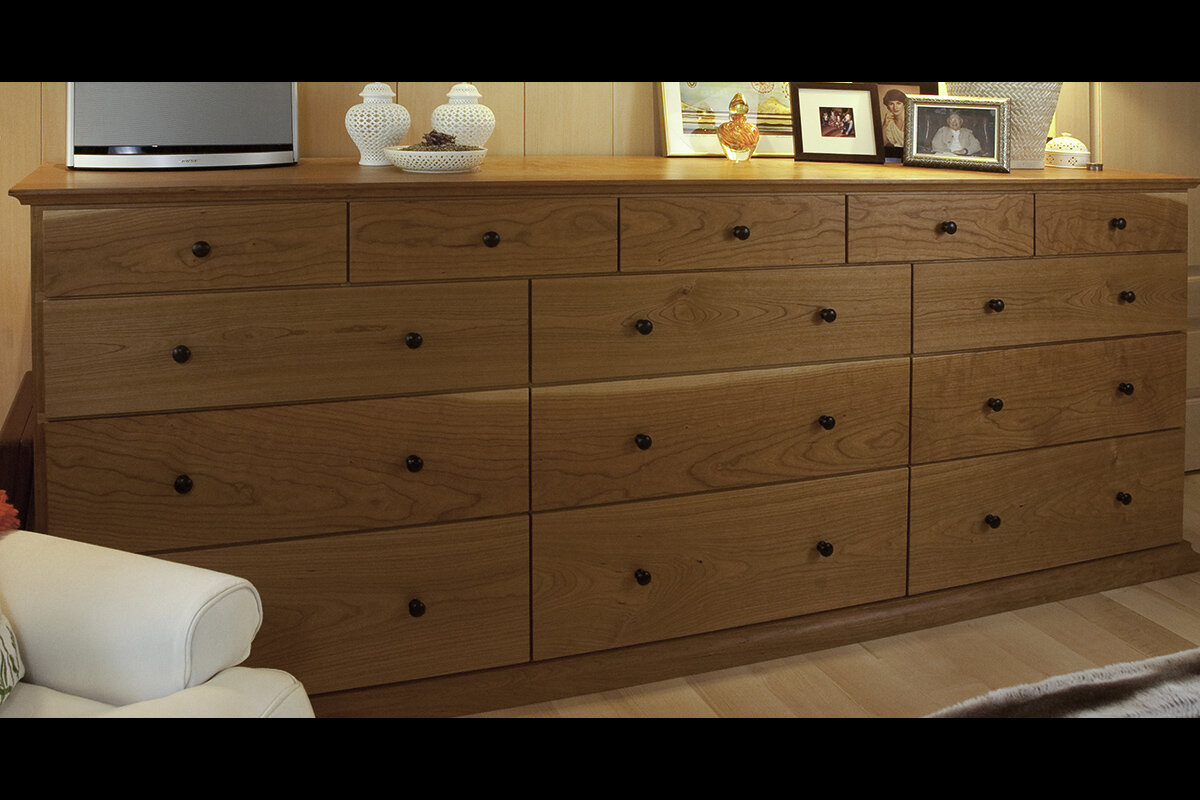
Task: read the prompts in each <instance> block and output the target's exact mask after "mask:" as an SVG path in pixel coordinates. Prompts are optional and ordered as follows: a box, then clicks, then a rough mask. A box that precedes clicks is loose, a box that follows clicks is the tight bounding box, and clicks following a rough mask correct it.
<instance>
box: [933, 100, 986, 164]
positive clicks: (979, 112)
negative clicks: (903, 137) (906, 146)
mask: <svg viewBox="0 0 1200 800" xmlns="http://www.w3.org/2000/svg"><path fill="white" fill-rule="evenodd" d="M916 116H917V118H916V125H915V128H914V130H915V134H914V136H915V138H916V142H915V151H916V152H917V153H926V154H931V155H936V156H940V157H948V158H996V157H997V156H996V110H995V109H991V108H973V107H962V108H956V107H953V106H922V105H918V106H917V107H916Z"/></svg>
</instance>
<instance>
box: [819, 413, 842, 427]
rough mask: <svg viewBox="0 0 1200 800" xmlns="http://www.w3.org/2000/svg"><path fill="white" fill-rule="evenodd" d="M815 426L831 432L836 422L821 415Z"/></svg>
mask: <svg viewBox="0 0 1200 800" xmlns="http://www.w3.org/2000/svg"><path fill="white" fill-rule="evenodd" d="M817 424H818V425H820V426H821V427H822V428H824V429H825V430H827V431H831V430H833V426H834V425H836V424H837V420H836V419H834V418H833V417H831V416H829V415H828V414H822V415H821V416H819V417H817Z"/></svg>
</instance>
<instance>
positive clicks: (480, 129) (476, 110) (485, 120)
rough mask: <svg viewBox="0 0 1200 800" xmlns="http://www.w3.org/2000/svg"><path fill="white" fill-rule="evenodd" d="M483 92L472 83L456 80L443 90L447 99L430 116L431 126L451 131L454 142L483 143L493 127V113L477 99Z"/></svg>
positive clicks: (473, 145)
mask: <svg viewBox="0 0 1200 800" xmlns="http://www.w3.org/2000/svg"><path fill="white" fill-rule="evenodd" d="M482 96H483V95H481V94H480V93H479V90H478V89H476V88H475V86H474V85H473V84H470V83H459V84H455V85H454V86H453V87H452V88H451V89H450V91H449V92H448V93H447V94H446V97H447V98H449V102H447V103H444V104H442V105H440V106H438V107H437V108H435V109H434V110H433V114H432V115H431V116H430V124H431V125H432V126H433V129H434V130H435V131H439V132H441V133H449V134H451V135H453V136H454V142H455V144H465V145H470V146H472V147H483V146H484V144H486V143H487V140H488V139H489V138H490V137H491V135H492V131H494V130H495V129H496V115H495V114H493V113H492V110H491V109H490V108H488V107H487V106H485V105H483V104H482V103H480V102H479V98H480V97H482Z"/></svg>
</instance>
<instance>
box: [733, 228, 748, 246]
mask: <svg viewBox="0 0 1200 800" xmlns="http://www.w3.org/2000/svg"><path fill="white" fill-rule="evenodd" d="M733 235H734V238H737V239H741V240H742V241H743V242H744V241H746V240H747V239H749V238H750V229H749V228H747V227H746V226H745V225H735V226H734V228H733Z"/></svg>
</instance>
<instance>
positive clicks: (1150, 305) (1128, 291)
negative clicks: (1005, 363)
mask: <svg viewBox="0 0 1200 800" xmlns="http://www.w3.org/2000/svg"><path fill="white" fill-rule="evenodd" d="M1186 324H1187V259H1186V257H1185V256H1184V254H1182V253H1179V254H1170V255H1122V256H1078V257H1071V258H1044V259H1036V260H1035V259H1028V260H1025V259H1021V260H1015V261H966V262H962V261H950V262H941V263H936V264H917V265H916V266H914V267H913V351H914V352H917V353H927V352H939V351H945V350H967V349H973V348H984V347H1003V346H1008V345H1022V344H1036V343H1039V342H1054V341H1066V340H1069V339H1093V338H1101V337H1109V336H1131V335H1137V334H1145V333H1163V332H1166V331H1178V330H1183V329H1184V328H1185V327H1186Z"/></svg>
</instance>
